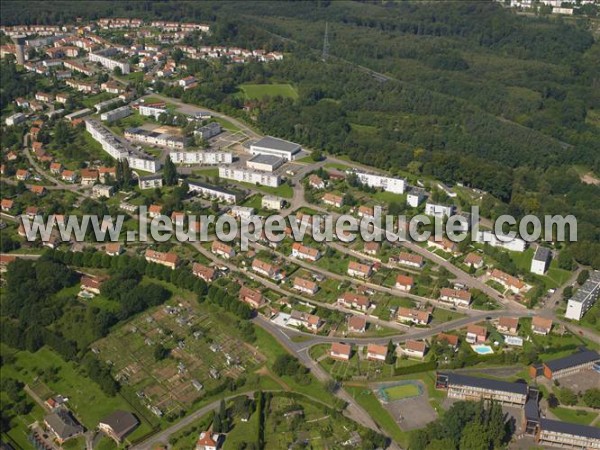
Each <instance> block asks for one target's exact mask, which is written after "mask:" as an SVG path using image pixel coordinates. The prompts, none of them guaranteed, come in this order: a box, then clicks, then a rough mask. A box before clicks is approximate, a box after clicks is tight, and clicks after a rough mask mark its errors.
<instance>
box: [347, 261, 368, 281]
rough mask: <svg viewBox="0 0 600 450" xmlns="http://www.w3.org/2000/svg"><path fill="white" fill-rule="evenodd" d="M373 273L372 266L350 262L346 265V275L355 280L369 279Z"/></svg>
mask: <svg viewBox="0 0 600 450" xmlns="http://www.w3.org/2000/svg"><path fill="white" fill-rule="evenodd" d="M372 272H373V266H371V265H370V264H362V263H359V262H356V261H350V263H349V264H348V275H350V276H351V277H357V278H369V277H370V276H371V274H372Z"/></svg>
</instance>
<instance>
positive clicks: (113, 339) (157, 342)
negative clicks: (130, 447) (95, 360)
mask: <svg viewBox="0 0 600 450" xmlns="http://www.w3.org/2000/svg"><path fill="white" fill-rule="evenodd" d="M94 350H95V351H97V352H99V357H100V358H101V359H102V360H104V361H108V362H109V364H110V365H111V366H112V373H113V375H114V376H115V377H116V379H118V380H119V381H120V382H121V383H123V384H126V385H129V386H131V388H132V389H133V390H134V391H135V392H136V393H137V395H138V397H139V398H140V399H141V401H142V403H143V404H145V405H146V406H147V407H148V408H149V409H150V410H151V411H152V412H153V413H154V414H156V415H162V414H168V413H170V412H173V411H178V410H180V409H186V408H187V407H189V406H190V405H191V404H192V403H193V402H194V401H196V400H197V399H199V398H201V397H203V396H204V395H206V394H205V393H206V392H207V391H209V392H210V391H211V390H212V389H214V388H216V387H218V386H219V385H220V384H221V383H223V381H224V379H225V378H226V377H229V378H232V379H237V378H239V377H240V376H241V375H242V374H244V373H245V372H247V371H252V370H254V369H255V368H257V367H258V366H259V365H261V364H262V363H263V362H264V361H265V357H264V356H263V355H262V354H260V353H259V352H258V351H257V350H256V349H255V348H254V347H252V346H251V345H249V344H246V343H244V342H243V341H241V340H240V339H238V338H236V337H234V334H233V333H229V330H227V328H226V327H224V326H223V324H222V323H220V322H218V321H217V320H216V319H215V317H213V316H212V315H211V314H208V313H206V312H204V311H202V310H201V309H200V306H199V305H196V304H195V303H175V302H169V304H167V305H164V306H161V307H158V308H156V309H153V310H152V311H150V312H148V313H146V314H143V315H142V316H139V317H137V318H136V319H135V320H133V321H131V322H129V323H127V324H126V325H124V326H122V327H121V328H119V329H118V330H116V331H115V332H113V333H111V334H110V335H109V336H108V337H106V338H104V339H102V340H100V341H98V342H96V343H95V344H94Z"/></svg>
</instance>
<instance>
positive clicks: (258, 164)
mask: <svg viewBox="0 0 600 450" xmlns="http://www.w3.org/2000/svg"><path fill="white" fill-rule="evenodd" d="M283 163H285V159H283V158H280V157H279V156H275V155H256V156H253V157H252V158H251V159H249V160H248V161H247V162H246V167H248V168H249V169H255V170H262V171H263V172H274V171H275V170H277V169H278V168H280V167H281V166H282V165H283Z"/></svg>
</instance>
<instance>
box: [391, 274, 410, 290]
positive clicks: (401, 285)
mask: <svg viewBox="0 0 600 450" xmlns="http://www.w3.org/2000/svg"><path fill="white" fill-rule="evenodd" d="M414 284H415V282H414V280H413V277H411V276H408V275H402V274H400V275H398V276H397V277H396V285H395V286H396V289H399V290H401V291H404V292H410V290H411V289H412V288H413V286H414Z"/></svg>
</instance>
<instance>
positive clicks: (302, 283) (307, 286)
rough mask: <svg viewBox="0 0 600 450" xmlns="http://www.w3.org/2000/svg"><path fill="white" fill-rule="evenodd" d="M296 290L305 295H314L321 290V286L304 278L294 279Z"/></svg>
mask: <svg viewBox="0 0 600 450" xmlns="http://www.w3.org/2000/svg"><path fill="white" fill-rule="evenodd" d="M294 289H296V290H297V291H300V292H304V293H305V294H309V295H314V294H316V293H317V291H318V290H319V286H317V283H315V282H314V281H310V280H306V279H304V278H300V277H295V278H294Z"/></svg>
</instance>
